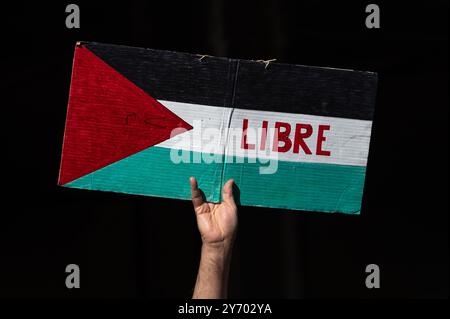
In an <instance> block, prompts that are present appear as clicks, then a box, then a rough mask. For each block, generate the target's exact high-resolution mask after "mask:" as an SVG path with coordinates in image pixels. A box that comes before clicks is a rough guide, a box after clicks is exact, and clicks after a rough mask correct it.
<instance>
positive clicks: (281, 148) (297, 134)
mask: <svg viewBox="0 0 450 319" xmlns="http://www.w3.org/2000/svg"><path fill="white" fill-rule="evenodd" d="M261 128H262V129H261V130H260V131H261V136H260V139H259V140H258V139H256V140H257V141H252V142H250V141H248V134H247V132H248V130H249V120H248V119H243V121H242V132H243V134H242V139H241V148H242V149H245V150H254V149H255V148H256V147H257V145H256V143H258V141H259V146H258V148H259V150H261V151H264V150H266V147H269V146H267V144H268V143H267V138H268V133H267V132H268V130H269V121H266V120H263V121H262V125H261ZM292 130H295V131H294V134H293V138H291V137H290V136H291V132H292ZM314 130H317V135H316V137H315V141H314V140H313V141H309V140H310V139H312V138H311V137H312V135H313V132H314ZM329 130H330V125H325V124H319V125H317V127H316V128H314V127H313V125H311V124H307V123H296V124H295V127H294V128H293V127H292V125H291V124H290V123H286V122H275V123H274V132H275V134H273V138H272V139H273V143H272V144H271V145H272V151H273V152H279V153H286V152H289V151H291V149H292V152H293V153H295V154H298V153H300V152H302V153H304V154H307V155H312V154H313V152H312V151H311V148H310V146H308V143H306V141H307V140H308V142H310V143H314V144H315V145H316V149H315V155H320V156H330V155H331V152H330V151H328V150H325V149H324V148H323V143H324V142H325V141H326V139H327V138H326V135H325V134H326V132H327V131H329ZM280 142H282V145H280V144H281V143H280Z"/></svg>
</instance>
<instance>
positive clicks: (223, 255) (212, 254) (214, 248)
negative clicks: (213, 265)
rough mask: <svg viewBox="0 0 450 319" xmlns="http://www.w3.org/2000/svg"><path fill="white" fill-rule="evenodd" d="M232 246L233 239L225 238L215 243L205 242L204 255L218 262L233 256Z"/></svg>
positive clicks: (203, 246)
mask: <svg viewBox="0 0 450 319" xmlns="http://www.w3.org/2000/svg"><path fill="white" fill-rule="evenodd" d="M232 248H233V240H224V241H221V242H215V243H203V245H202V257H204V258H208V259H210V260H211V261H217V262H223V261H227V260H228V259H229V257H230V256H231V251H232Z"/></svg>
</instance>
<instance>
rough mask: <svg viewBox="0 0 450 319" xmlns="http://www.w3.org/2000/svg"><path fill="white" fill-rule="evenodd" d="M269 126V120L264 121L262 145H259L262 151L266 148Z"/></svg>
mask: <svg viewBox="0 0 450 319" xmlns="http://www.w3.org/2000/svg"><path fill="white" fill-rule="evenodd" d="M268 126H269V122H267V121H263V124H262V132H261V145H260V146H259V149H260V150H261V151H264V149H265V148H266V140H267V127H268Z"/></svg>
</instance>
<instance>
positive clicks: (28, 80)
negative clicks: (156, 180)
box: [0, 0, 448, 298]
mask: <svg viewBox="0 0 450 319" xmlns="http://www.w3.org/2000/svg"><path fill="white" fill-rule="evenodd" d="M393 2H394V1H391V2H390V3H389V2H381V1H378V2H376V3H377V4H379V6H380V9H381V29H379V30H374V29H370V30H369V29H367V28H366V27H365V23H364V21H365V17H366V13H365V6H366V5H367V4H368V3H369V2H367V3H366V2H360V3H357V2H343V1H329V2H325V1H312V0H310V1H292V2H285V1H278V2H276V1H257V2H256V1H255V2H244V1H225V0H221V1H206V0H205V1H191V2H189V1H159V2H156V1H147V2H143V1H142V2H137V1H123V2H122V3H116V2H112V1H109V2H96V3H95V4H94V3H93V1H91V2H87V1H79V2H77V3H78V4H79V5H80V9H81V28H80V29H67V28H66V27H65V18H66V15H67V14H66V13H65V7H66V5H67V4H68V3H64V2H61V3H59V4H48V3H44V2H43V1H41V2H34V3H33V4H25V3H23V4H20V5H15V6H6V5H5V6H4V5H2V19H3V20H4V21H5V20H6V28H4V30H3V31H4V32H5V33H6V34H7V37H4V38H3V39H2V52H3V53H6V58H3V60H2V64H4V66H3V67H2V69H3V70H5V69H6V72H4V71H3V72H2V88H3V89H4V90H5V93H3V100H2V126H1V127H2V131H4V132H3V134H2V136H3V141H4V142H6V143H5V144H4V145H5V146H4V147H3V149H2V154H3V156H2V159H3V161H5V163H4V164H3V174H2V182H3V183H2V184H3V186H4V187H3V190H2V202H1V203H2V205H1V212H0V296H1V297H38V298H41V297H63V298H73V297H100V298H108V297H181V298H185V297H190V296H191V293H192V289H193V285H194V283H195V277H196V272H197V266H198V260H199V252H200V251H199V250H200V238H199V235H198V231H197V228H196V223H195V216H194V213H193V210H192V207H191V203H190V202H188V201H177V200H168V199H159V198H141V197H138V196H126V195H120V194H111V193H102V192H89V191H82V190H74V189H65V188H60V187H57V186H56V181H57V175H58V168H59V160H60V151H61V145H62V138H63V130H64V120H65V112H66V105H67V98H68V90H69V85H70V72H71V63H72V57H73V50H74V45H75V42H76V41H78V40H85V41H97V42H105V43H114V44H125V45H132V46H140V47H150V48H156V49H168V50H176V51H185V52H191V53H200V54H210V55H219V56H229V57H233V58H244V59H272V58H276V59H277V60H278V61H279V62H286V63H295V64H305V65H317V66H331V67H340V68H351V69H359V70H368V71H376V72H378V74H379V85H378V96H377V105H376V110H375V119H374V126H373V132H372V134H373V135H372V143H371V148H370V157H369V163H368V171H367V177H366V184H365V195H364V201H363V209H362V215H361V216H345V215H341V214H324V213H307V212H290V211H282V210H280V211H277V210H274V209H263V208H253V207H242V208H241V209H240V212H239V222H240V226H239V233H238V238H237V242H236V245H235V250H234V257H233V261H232V269H231V278H230V297H235V298H238V297H254V298H260V297H263V298H265V297H276V298H284V297H289V298H297V297H298V298H301V297H307V298H321V297H328V298H329V297H332V298H334V297H336V298H345V297H356V298H381V297H448V166H447V165H448V164H447V162H448V2H447V1H421V2H417V3H411V2H397V1H395V4H394V3H393ZM5 97H7V98H5ZM268 187H270V185H269V186H268ZM69 263H76V264H78V265H79V266H80V268H81V287H82V288H81V289H72V290H68V289H67V288H66V287H65V283H64V281H65V277H66V273H65V267H66V265H67V264H69ZM371 263H376V264H378V265H379V266H380V269H381V288H380V289H377V290H369V289H367V288H366V287H365V284H364V281H365V276H366V274H365V272H364V271H365V267H366V265H367V264H371Z"/></svg>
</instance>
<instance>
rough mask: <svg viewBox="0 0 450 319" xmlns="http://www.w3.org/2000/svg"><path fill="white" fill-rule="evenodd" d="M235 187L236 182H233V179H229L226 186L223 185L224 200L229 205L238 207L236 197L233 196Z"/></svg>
mask: <svg viewBox="0 0 450 319" xmlns="http://www.w3.org/2000/svg"><path fill="white" fill-rule="evenodd" d="M233 185H234V180H232V179H229V180H228V181H227V182H226V183H225V185H223V188H222V200H223V201H224V202H225V203H227V204H230V205H232V206H236V203H235V202H234V196H233Z"/></svg>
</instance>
